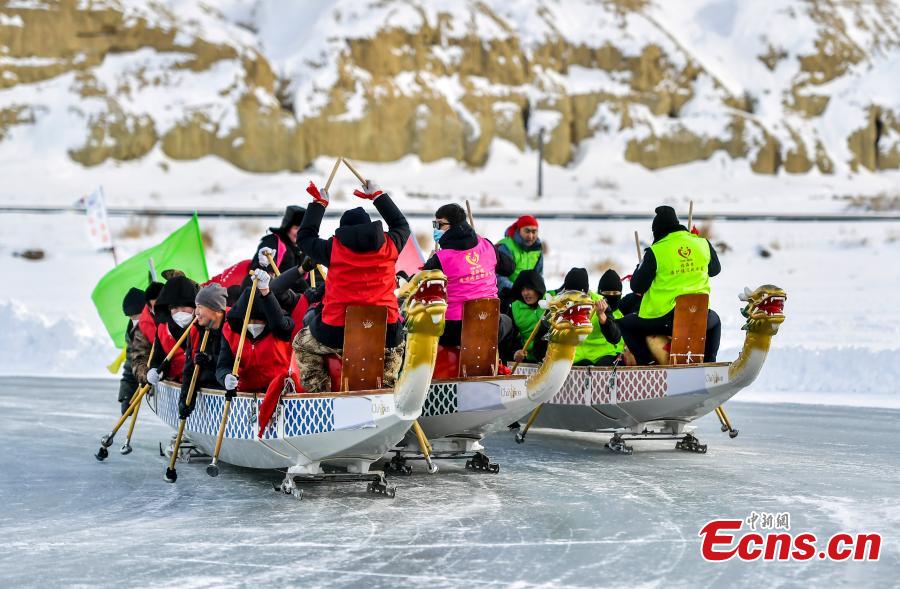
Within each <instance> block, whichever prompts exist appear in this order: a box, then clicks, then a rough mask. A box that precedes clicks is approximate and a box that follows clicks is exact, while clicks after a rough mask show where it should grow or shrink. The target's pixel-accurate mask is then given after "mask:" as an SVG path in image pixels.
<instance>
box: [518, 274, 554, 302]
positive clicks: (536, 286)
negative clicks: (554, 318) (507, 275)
mask: <svg viewBox="0 0 900 589" xmlns="http://www.w3.org/2000/svg"><path fill="white" fill-rule="evenodd" d="M526 287H528V288H530V289H532V290H534V291H537V293H538V296H539V297H540V298H544V295H545V294H547V286H546V285H545V284H544V278H543V277H542V276H541V275H540V273H539V272H538V271H537V270H522V271H521V272H519V275H518V276H516V281H515V282H513V286H512V289H513V293H515V296H516V298H519V297H521V294H522V289H523V288H526Z"/></svg>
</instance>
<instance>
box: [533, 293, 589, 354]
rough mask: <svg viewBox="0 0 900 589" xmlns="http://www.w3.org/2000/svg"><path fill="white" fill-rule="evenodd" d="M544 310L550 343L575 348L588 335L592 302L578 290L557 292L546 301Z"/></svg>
mask: <svg viewBox="0 0 900 589" xmlns="http://www.w3.org/2000/svg"><path fill="white" fill-rule="evenodd" d="M541 306H544V303H543V302H542V304H541ZM546 308H547V312H548V314H549V323H550V341H551V342H553V343H557V344H568V345H573V346H577V345H578V344H580V343H581V342H583V341H584V340H585V338H587V336H588V335H590V333H591V330H592V325H591V313H593V311H594V302H593V301H592V300H591V297H589V296H588V295H587V294H585V293H583V292H581V291H578V290H564V291H561V292H558V293H557V294H556V295H554V296H553V297H551V298H550V299H549V300H547V301H546Z"/></svg>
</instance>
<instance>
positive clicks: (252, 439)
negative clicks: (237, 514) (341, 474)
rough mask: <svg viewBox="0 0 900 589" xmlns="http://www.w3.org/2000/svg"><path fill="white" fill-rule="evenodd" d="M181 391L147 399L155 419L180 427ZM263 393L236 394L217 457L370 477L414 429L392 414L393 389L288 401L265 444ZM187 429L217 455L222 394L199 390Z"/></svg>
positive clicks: (163, 390)
mask: <svg viewBox="0 0 900 589" xmlns="http://www.w3.org/2000/svg"><path fill="white" fill-rule="evenodd" d="M180 392H181V389H180V385H178V384H175V383H169V382H162V383H160V384H159V385H157V387H156V392H155V395H154V396H153V398H152V399H150V400H149V403H150V406H151V408H152V409H153V410H154V411H155V412H156V414H157V415H158V416H159V418H160V419H161V420H162V421H163V422H165V423H166V424H168V425H169V426H170V427H172V428H173V429H177V427H178V421H179V420H178V399H179V396H180ZM262 398H263V396H262V395H247V394H241V395H239V396H237V397H235V398H234V400H233V401H232V403H231V412H230V415H229V418H228V424H227V426H226V428H225V437H224V439H223V442H222V449H221V452H220V454H219V459H220V461H222V462H227V463H229V464H234V465H237V466H243V467H248V468H263V469H273V468H289V469H290V470H291V471H292V472H298V473H302V472H308V473H310V474H315V473H317V472H319V471H320V466H321V465H324V464H327V465H334V466H341V467H346V468H347V469H348V471H349V472H363V473H364V472H368V468H369V465H370V464H371V463H372V462H373V461H375V460H377V459H379V458H380V457H381V456H383V455H384V454H385V452H387V451H388V450H389V449H390V448H391V447H393V446H394V444H396V443H397V442H398V441H399V440H400V439H402V438H403V436H404V434H405V433H406V431H407V430H408V429H409V427H410V425H411V424H412V420H411V419H409V418H408V416H401V415H400V414H399V413H398V411H397V410H396V406H395V394H394V392H393V391H390V390H383V391H371V392H369V391H367V392H361V393H353V394H348V395H336V396H296V395H295V396H285V397H283V398H282V399H281V401H280V403H279V405H278V408H277V409H276V411H275V413H274V414H273V416H272V418H271V420H270V422H269V425H268V426H267V428H266V430H265V432H264V433H263V436H262V438H258V437H257V432H258V431H259V422H258V415H259V407H260V405H261V403H262ZM195 403H196V406H195V408H194V411H193V413H192V414H191V416H190V417H189V418H188V420H187V423H186V425H185V434H186V435H187V436H188V437H189V438H190V440H191V441H192V442H193V443H194V444H196V445H197V446H198V447H200V448H201V449H202V450H204V451H205V452H206V453H208V454H212V453H213V450H214V449H215V444H216V436H217V434H218V430H219V424H220V422H221V419H222V411H223V407H224V404H225V397H224V391H212V390H206V389H203V390H201V391H200V392H199V395H198V396H197V398H196V399H195Z"/></svg>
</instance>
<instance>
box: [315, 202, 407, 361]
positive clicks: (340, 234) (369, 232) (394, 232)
mask: <svg viewBox="0 0 900 589" xmlns="http://www.w3.org/2000/svg"><path fill="white" fill-rule="evenodd" d="M374 204H375V209H376V210H377V211H378V213H379V214H380V215H381V217H382V218H383V219H384V221H385V222H386V223H387V226H388V230H387V233H385V231H384V229H383V226H382V224H381V221H372V222H370V223H364V224H361V225H348V226H345V227H338V229H337V230H336V231H335V232H334V237H331V238H329V239H322V238H320V237H319V227H320V226H321V225H322V218H323V217H324V216H325V207H324V206H322V205H321V204H319V203H317V202H313V203H311V204H310V205H309V206H308V207H307V208H306V214H305V215H304V216H303V223H302V224H301V225H300V231H299V232H298V234H297V243H298V244H299V245H300V248H301V249H302V250H303V251H304V252H305V253H306V255H307V256H309V257H310V258H312V259H313V260H315V261H316V263H318V264H322V265H323V266H326V267H328V266H330V265H331V240H333V239H337V240H338V241H340V242H341V245H343V246H345V247H347V248H349V249H350V250H352V251H354V252H359V253H365V252H373V251H377V250H378V249H379V248H381V246H382V245H384V243H385V242H384V240H385V235H387V238H388V239H390V240H391V241H393V242H394V245H395V246H396V247H397V251H400V250H402V249H403V246H405V245H406V241H407V240H408V239H409V236H410V234H411V230H410V228H409V223H408V222H407V220H406V217H404V216H403V213H402V212H400V209H399V208H398V207H397V205H396V204H394V201H393V200H391V197H390V196H389V195H388V194H387V193H385V194H382V195H381V196H379V197H378V198H376V199H375V201H374ZM311 319H312V320H311V321H310V322H309V330H310V333H312V335H313V337H315V338H316V339H317V340H318V341H319V342H321V343H322V344H324V345H326V346H328V347H331V348H338V349H340V348H342V347H343V346H344V328H343V326H334V325H328V324H327V323H325V322H324V321H322V315H321V313H317V314H315V315H314V316H313V317H312V318H311ZM402 335H403V323H402V321H397V322H396V323H392V324H389V325H388V326H387V335H386V337H385V347H388V348H394V347H396V346H398V345H399V344H400V339H401V337H402Z"/></svg>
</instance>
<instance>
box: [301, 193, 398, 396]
mask: <svg viewBox="0 0 900 589" xmlns="http://www.w3.org/2000/svg"><path fill="white" fill-rule="evenodd" d="M366 187H367V188H366V190H365V191H361V190H356V191H354V193H353V194H355V195H356V196H357V197H359V198H362V199H365V200H371V201H373V203H374V205H375V208H376V209H377V210H378V212H379V213H380V214H381V216H382V218H383V219H384V220H385V222H386V223H387V225H388V230H387V231H384V229H383V227H382V224H381V221H372V219H370V218H369V215H368V213H366V211H365V210H363V208H362V207H356V208H353V209H350V210H348V211H345V212H344V214H343V215H341V221H340V226H339V227H338V229H337V230H336V231H335V232H334V236H333V237H331V238H329V239H322V238H320V237H319V227H320V226H321V224H322V217H324V215H325V208H326V207H327V206H328V202H329V201H328V192H327V191H326V190H324V189H319V188H317V187H316V186H315V185H314V184H313V183H312V182H310V184H309V187H308V188H307V192H309V193H310V195H311V196H312V197H313V202H312V203H310V205H309V206H308V207H307V209H306V215H305V216H304V217H303V223H302V224H301V225H300V231H299V233H298V236H297V243H298V245H299V246H300V249H302V250H303V251H304V252H305V253H306V255H308V256H309V257H311V258H312V259H313V260H315V261H316V263H319V264H322V265H323V266H326V267H327V268H328V277H327V278H326V281H325V298H324V299H323V301H322V312H321V314H316V315H314V316H313V317H312V318H311V320H310V323H309V325H306V326H304V327H303V329H302V330H301V331H300V332H299V333H298V334H297V335H296V337H295V338H294V344H293V346H294V351H295V353H296V354H297V360H298V364H299V367H300V376H301V382H302V384H303V388H304V389H305V390H306V391H307V392H310V393H313V392H328V391H330V390H331V379H330V378H329V376H328V373H327V371H326V370H325V361H324V358H323V356H325V355H327V354H340V353H341V350H342V348H343V345H344V323H345V319H344V316H345V313H346V310H347V307H349V306H351V305H377V306H383V307H386V308H387V335H386V337H385V348H386V349H385V354H384V381H383V384H384V387H385V388H390V387H393V386H394V382H395V380H396V378H397V375H398V374H399V373H400V364H401V363H402V361H403V343H404V340H403V323H402V322H401V321H400V312H399V309H398V306H397V296H396V295H395V294H394V289H395V288H396V278H395V265H396V262H397V257H398V256H399V253H400V250H402V249H403V246H404V245H405V244H406V241H407V240H408V239H409V236H410V228H409V223H408V222H407V221H406V217H404V216H403V213H401V212H400V209H399V208H397V205H395V204H394V201H392V200H391V197H390V196H389V195H388V194H387V193H385V192H383V191H382V190H380V189H379V188H378V186H376V185H375V184H374V183H373V182H372V181H371V180H368V181H367V182H366Z"/></svg>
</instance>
